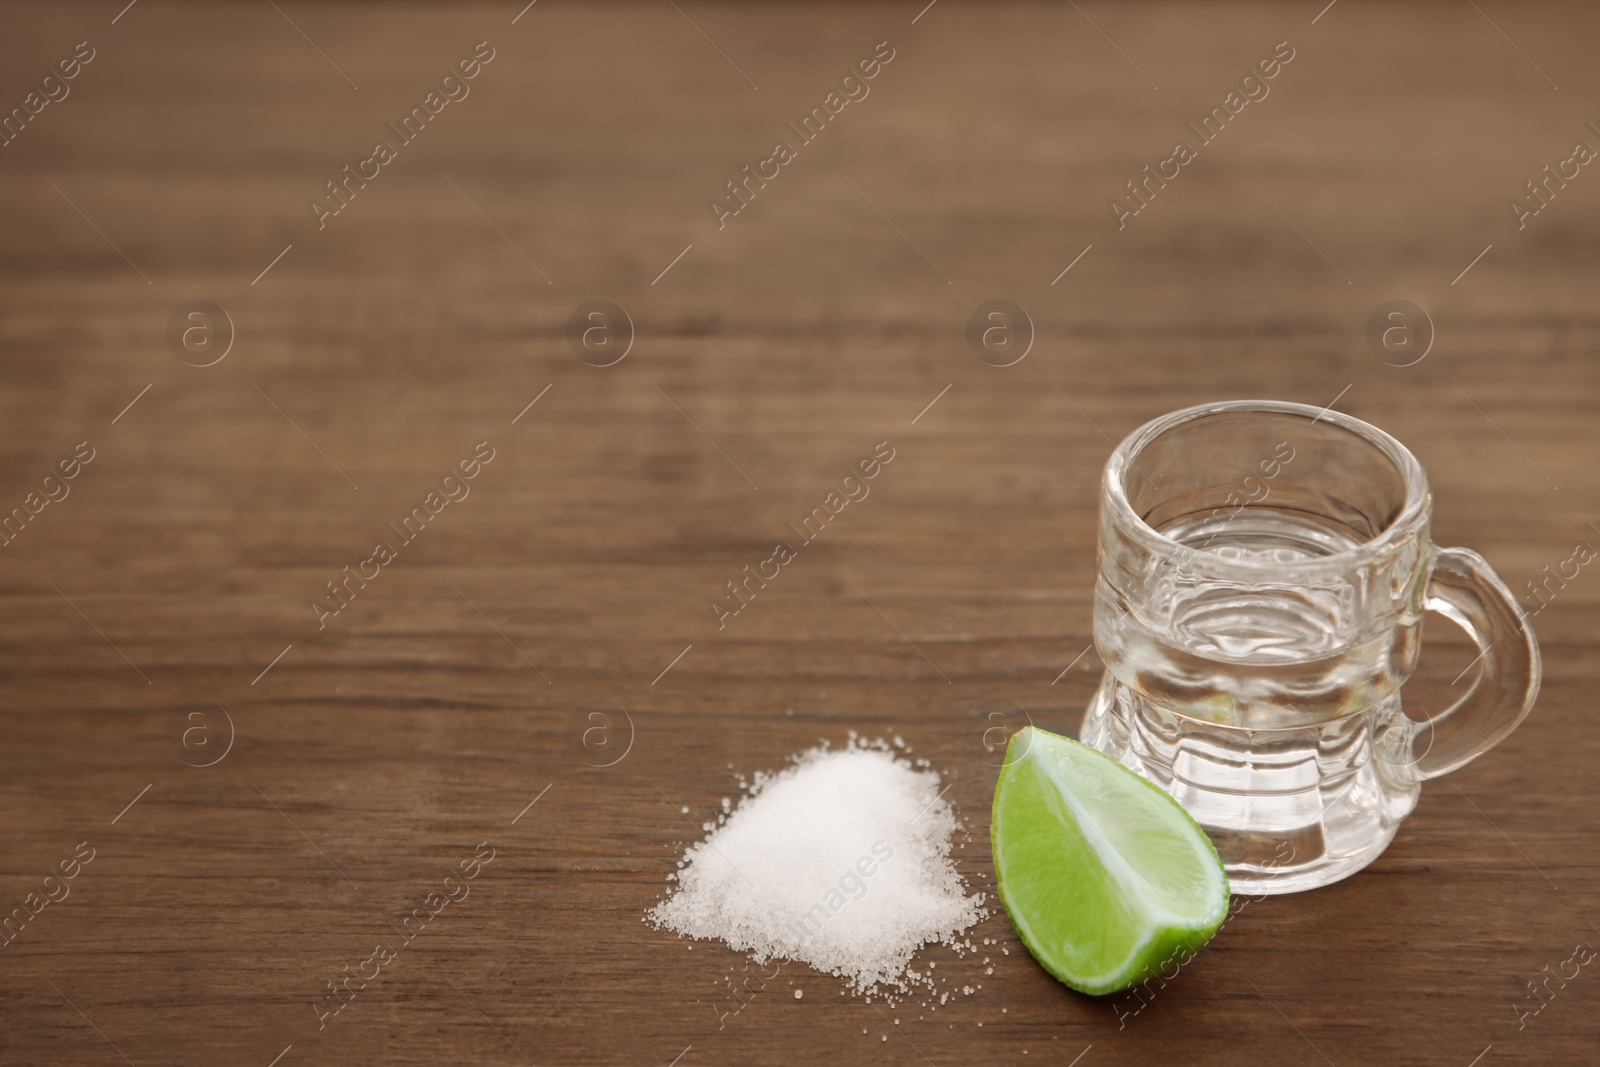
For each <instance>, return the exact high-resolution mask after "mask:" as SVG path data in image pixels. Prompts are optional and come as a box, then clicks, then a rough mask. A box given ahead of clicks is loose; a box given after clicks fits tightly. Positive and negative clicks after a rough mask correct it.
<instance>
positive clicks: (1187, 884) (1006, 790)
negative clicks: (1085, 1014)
mask: <svg viewBox="0 0 1600 1067" xmlns="http://www.w3.org/2000/svg"><path fill="white" fill-rule="evenodd" d="M989 839H990V844H991V846H992V848H993V850H994V868H995V873H996V874H997V875H998V876H999V888H1000V899H1001V900H1002V901H1003V902H1004V903H1005V906H1006V912H1007V914H1009V915H1010V916H1011V923H1012V925H1013V926H1015V927H1016V929H1017V933H1018V934H1019V935H1021V937H1022V943H1023V944H1025V945H1027V946H1028V951H1029V952H1031V953H1033V958H1034V959H1036V960H1038V961H1039V963H1040V964H1042V965H1043V966H1044V969H1045V970H1047V971H1049V972H1050V973H1051V974H1053V975H1055V976H1056V977H1057V978H1059V979H1060V980H1061V981H1062V982H1065V983H1066V984H1067V985H1069V986H1071V987H1072V988H1073V989H1076V990H1078V991H1079V992H1082V993H1094V994H1100V993H1115V992H1116V991H1117V990H1119V989H1126V988H1127V987H1128V986H1131V985H1133V984H1134V983H1135V982H1138V981H1140V980H1142V979H1144V978H1145V977H1147V976H1148V975H1149V974H1150V973H1151V972H1152V971H1155V970H1157V969H1162V968H1166V967H1171V966H1172V965H1174V964H1176V963H1180V962H1182V961H1185V960H1187V959H1188V958H1189V957H1190V956H1192V955H1194V953H1195V952H1197V951H1198V950H1199V948H1200V946H1201V945H1204V944H1205V943H1206V942H1207V941H1209V940H1210V939H1211V936H1212V935H1213V934H1215V933H1216V932H1217V928H1218V927H1220V926H1221V925H1222V921H1223V919H1225V918H1226V917H1227V913H1228V876H1227V873H1226V872H1225V871H1224V870H1223V867H1222V860H1221V859H1219V858H1218V856H1217V850H1216V848H1215V846H1213V845H1212V844H1211V841H1210V839H1209V838H1207V837H1206V835H1205V831H1204V830H1202V829H1200V827H1199V825H1198V824H1197V823H1196V822H1195V821H1194V820H1193V819H1191V818H1190V817H1189V814H1188V812H1186V811H1184V810H1183V808H1182V807H1181V806H1180V805H1179V804H1178V802H1177V801H1176V800H1173V799H1172V798H1171V797H1169V796H1168V795H1167V794H1165V793H1163V792H1162V791H1161V790H1160V789H1158V788H1157V787H1156V786H1155V785H1153V784H1151V783H1150V782H1147V781H1145V780H1144V779H1143V778H1140V777H1139V776H1138V775H1136V774H1134V773H1133V772H1132V771H1130V770H1128V769H1127V768H1126V767H1123V766H1122V765H1120V764H1118V763H1117V762H1116V761H1115V760H1112V759H1110V758H1108V757H1106V756H1104V755H1101V754H1100V753H1099V752H1096V751H1095V750H1094V749H1092V748H1089V747H1088V746H1087V745H1082V744H1079V743H1078V742H1076V741H1072V740H1069V739H1067V738H1065V737H1061V736H1058V735H1056V734H1052V733H1047V732H1045V731H1044V730H1039V729H1036V728H1034V727H1032V726H1029V727H1027V728H1026V729H1023V730H1019V731H1018V732H1017V733H1016V734H1014V735H1012V738H1011V743H1010V745H1009V746H1008V747H1007V749H1006V762H1005V766H1004V767H1003V768H1002V769H1001V771H1000V782H999V784H998V785H996V786H995V791H994V813H993V815H992V818H991V821H990V826H989Z"/></svg>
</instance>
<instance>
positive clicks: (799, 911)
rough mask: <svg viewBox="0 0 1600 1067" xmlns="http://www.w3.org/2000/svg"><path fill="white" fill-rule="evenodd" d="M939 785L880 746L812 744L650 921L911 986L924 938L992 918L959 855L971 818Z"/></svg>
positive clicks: (950, 940)
mask: <svg viewBox="0 0 1600 1067" xmlns="http://www.w3.org/2000/svg"><path fill="white" fill-rule="evenodd" d="M940 788H941V786H940V782H939V776H938V775H937V774H935V773H932V772H931V771H919V770H917V769H916V768H915V767H913V766H912V765H911V764H910V763H909V762H907V761H905V760H903V759H899V758H897V757H896V756H895V754H894V752H893V750H891V749H889V748H888V746H886V745H883V744H882V743H881V742H880V743H877V744H872V743H867V742H860V741H852V743H851V744H850V746H849V747H847V748H844V749H841V750H830V749H828V748H826V747H823V748H817V749H813V750H812V751H810V752H806V753H804V754H802V755H801V756H799V757H797V758H796V760H795V762H794V765H793V766H792V767H789V768H788V769H786V770H784V771H781V772H779V773H777V774H772V775H762V774H758V775H756V777H755V780H754V781H753V783H752V785H751V792H750V794H749V795H748V796H745V797H743V798H741V799H740V801H739V803H738V805H737V807H735V808H734V809H733V810H732V812H731V813H730V814H728V815H727V816H726V818H725V819H724V820H722V821H721V825H717V826H709V828H708V830H707V837H706V839H705V840H704V841H702V842H699V843H697V844H693V845H691V846H689V848H688V849H687V850H686V851H685V853H684V860H685V861H686V862H685V863H684V864H683V869H682V870H681V871H680V872H679V873H678V878H677V888H676V889H675V890H673V891H671V892H670V893H669V895H668V896H667V898H666V899H665V900H663V901H662V902H661V903H660V904H658V905H656V907H654V908H652V909H651V910H650V911H649V912H648V913H647V915H646V918H647V919H648V920H649V921H650V922H652V923H654V924H655V925H657V926H658V927H662V928H665V929H670V930H674V931H676V932H678V933H680V934H687V935H689V936H691V937H697V938H708V939H709V938H719V939H721V940H723V941H725V942H727V943H728V945H729V946H730V947H731V948H733V949H735V950H736V951H740V952H749V953H750V954H751V956H752V957H753V958H754V959H755V960H756V962H758V963H766V962H767V961H768V960H770V959H773V958H787V959H794V960H800V961H803V962H805V963H809V964H810V965H811V966H813V967H815V968H816V969H818V970H820V971H825V972H828V973H831V974H835V975H838V976H840V977H843V978H845V979H847V980H848V981H849V982H850V984H851V986H852V987H853V988H855V989H856V990H857V991H859V992H868V991H872V990H874V989H875V988H877V987H878V986H880V985H883V986H889V987H892V988H894V989H898V990H900V991H902V992H903V991H905V989H906V982H907V977H908V976H907V973H906V969H907V966H908V965H909V964H910V962H911V960H912V957H913V955H914V954H915V953H916V951H917V950H918V949H919V948H921V947H922V946H924V945H927V944H931V943H934V942H943V943H945V944H947V945H949V946H950V947H952V948H957V949H959V947H960V946H959V944H958V943H957V938H958V935H960V934H961V933H962V932H963V931H965V930H966V929H968V928H969V927H971V926H972V925H973V924H974V923H975V922H977V921H978V920H979V919H982V918H984V917H985V912H984V910H983V906H982V905H983V897H982V895H981V894H979V895H975V896H968V895H967V894H966V887H965V885H964V883H963V881H962V879H961V876H960V875H959V874H958V873H957V872H956V870H955V867H954V865H953V864H952V863H951V861H950V837H951V835H952V834H953V833H954V832H955V831H956V830H958V829H960V826H959V824H958V822H957V821H956V816H955V812H954V811H953V810H952V809H951V807H950V804H949V803H948V802H947V801H946V800H944V798H943V797H942V796H941V794H940ZM932 967H933V965H932V964H931V963H930V964H929V968H930V969H932ZM913 980H914V979H913Z"/></svg>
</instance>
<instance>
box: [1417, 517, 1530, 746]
mask: <svg viewBox="0 0 1600 1067" xmlns="http://www.w3.org/2000/svg"><path fill="white" fill-rule="evenodd" d="M1426 608H1427V610H1429V611H1437V612H1438V613H1439V614H1441V615H1443V616H1445V617H1446V618H1448V619H1449V620H1450V621H1452V622H1454V623H1455V624H1456V625H1457V626H1459V627H1461V628H1462V629H1463V630H1465V631H1466V632H1467V635H1468V636H1469V637H1471V638H1472V640H1473V643H1475V644H1476V645H1477V646H1478V649H1479V652H1478V663H1479V664H1481V667H1480V669H1479V672H1478V679H1477V681H1476V682H1475V683H1473V686H1472V689H1471V690H1469V691H1468V692H1467V695H1466V696H1464V697H1462V698H1461V699H1460V700H1458V701H1456V702H1455V703H1454V704H1452V705H1451V706H1450V707H1449V708H1447V709H1445V710H1444V711H1443V712H1441V713H1440V714H1439V715H1437V716H1435V717H1434V718H1432V719H1431V720H1429V721H1428V722H1426V723H1421V724H1418V726H1417V731H1416V735H1415V737H1414V739H1413V741H1412V751H1413V752H1416V751H1419V750H1420V751H1421V752H1422V755H1421V756H1419V757H1417V758H1416V773H1417V776H1418V777H1419V778H1437V777H1439V776H1440V775H1441V774H1447V773H1449V772H1450V771H1453V770H1455V769H1456V768H1458V767H1461V766H1464V765H1465V764H1467V763H1470V762H1472V761H1473V760H1475V759H1477V758H1478V757H1479V756H1481V755H1483V754H1484V753H1485V752H1487V751H1489V750H1490V749H1491V748H1493V747H1494V746H1495V745H1497V744H1499V743H1500V742H1501V741H1503V740H1505V737H1506V735H1507V734H1509V733H1510V732H1511V731H1512V730H1515V729H1516V728H1517V724H1518V723H1520V722H1522V720H1523V719H1525V718H1526V717H1527V715H1528V712H1529V711H1531V710H1532V709H1533V701H1534V698H1535V697H1536V696H1538V695H1539V676H1540V671H1539V642H1538V641H1537V640H1536V639H1535V638H1534V636H1533V629H1532V628H1531V627H1529V626H1528V625H1527V622H1526V620H1525V619H1524V617H1523V614H1522V609H1521V608H1520V607H1519V606H1518V605H1517V602H1516V600H1515V598H1514V597H1512V595H1511V590H1509V589H1507V588H1506V584H1505V583H1504V582H1502V581H1501V580H1500V576H1499V575H1498V574H1496V573H1495V572H1494V568H1492V567H1490V566H1489V561H1488V560H1486V559H1484V558H1483V557H1482V556H1480V555H1478V554H1477V553H1476V552H1474V551H1472V550H1471V549H1468V548H1441V549H1439V550H1438V554H1437V556H1436V558H1435V561H1434V568H1433V578H1432V580H1431V581H1430V583H1429V585H1428V597H1427V602H1426Z"/></svg>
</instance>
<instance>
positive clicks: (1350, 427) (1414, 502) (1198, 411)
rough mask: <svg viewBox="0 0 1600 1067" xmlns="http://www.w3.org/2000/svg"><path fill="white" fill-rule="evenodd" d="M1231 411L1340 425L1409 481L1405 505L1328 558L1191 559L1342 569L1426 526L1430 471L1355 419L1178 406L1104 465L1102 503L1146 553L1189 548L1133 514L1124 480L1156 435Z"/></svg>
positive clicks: (1308, 410)
mask: <svg viewBox="0 0 1600 1067" xmlns="http://www.w3.org/2000/svg"><path fill="white" fill-rule="evenodd" d="M1230 412H1231V413H1237V414H1259V415H1295V416H1300V417H1302V418H1308V419H1310V420H1311V421H1312V422H1313V423H1317V422H1327V423H1329V424H1331V425H1333V426H1337V427H1338V428H1340V429H1341V430H1344V431H1345V432H1346V433H1348V434H1350V435H1351V436H1353V437H1355V438H1357V439H1359V440H1361V441H1363V442H1365V443H1366V444H1368V445H1371V446H1373V447H1375V448H1377V449H1379V450H1380V451H1382V452H1383V453H1384V455H1385V456H1387V457H1388V459H1389V461H1390V462H1392V463H1393V464H1394V465H1395V469H1396V471H1397V472H1398V473H1399V475H1400V477H1401V479H1402V481H1403V482H1404V483H1405V487H1406V495H1405V501H1404V503H1403V504H1402V505H1401V508H1400V512H1399V514H1397V515H1396V516H1395V517H1394V519H1393V521H1391V522H1390V523H1389V524H1388V525H1386V526H1385V527H1384V528H1383V529H1382V530H1379V531H1378V533H1377V534H1376V535H1375V536H1373V537H1372V538H1370V539H1369V540H1366V541H1363V542H1361V543H1360V544H1358V545H1356V546H1354V547H1352V548H1347V549H1342V550H1340V551H1338V552H1333V553H1330V554H1329V555H1326V556H1315V557H1311V558H1308V559H1303V560H1297V561H1295V562H1293V563H1279V562H1276V561H1272V560H1253V559H1232V558H1229V557H1226V556H1219V555H1217V554H1215V553H1209V552H1205V551H1203V550H1191V559H1203V560H1204V562H1205V564H1206V566H1207V567H1208V568H1212V569H1219V570H1235V571H1239V572H1244V573H1251V574H1256V573H1266V572H1275V573H1279V574H1281V573H1282V572H1283V571H1285V570H1292V571H1319V570H1341V569H1345V568H1348V567H1349V566H1351V565H1353V564H1357V563H1360V562H1362V561H1365V560H1369V559H1372V558H1374V557H1381V556H1383V555H1385V554H1386V553H1389V552H1392V551H1394V550H1396V549H1397V548H1398V547H1399V546H1400V545H1401V544H1402V543H1404V542H1406V541H1407V540H1409V539H1410V538H1411V537H1412V536H1414V535H1415V534H1416V533H1417V532H1418V531H1419V530H1421V529H1423V528H1424V527H1425V526H1426V525H1427V521H1428V515H1429V509H1430V505H1431V495H1430V492H1429V489H1428V475H1427V472H1426V471H1424V470H1423V467H1422V464H1421V463H1420V462H1418V460H1417V457H1416V456H1414V455H1412V454H1411V450H1410V449H1408V448H1406V446H1405V445H1403V444H1401V443H1400V442H1399V441H1398V440H1397V439H1396V438H1395V437H1394V436H1392V435H1391V434H1389V433H1386V432H1385V431H1383V430H1380V429H1379V428H1378V427H1376V426H1374V425H1372V424H1371V423H1369V422H1364V421H1362V420H1361V419H1358V418H1356V417H1355V416H1353V415H1346V414H1344V413H1343V412H1339V411H1334V410H1333V409H1332V407H1327V408H1316V407H1312V406H1311V405H1310V404H1298V403H1295V402H1294V401H1292V400H1226V401H1219V402H1215V403H1210V404H1196V405H1194V406H1192V407H1187V408H1180V409H1179V410H1177V411H1172V412H1168V413H1167V414H1165V415H1161V416H1159V417H1157V418H1154V419H1151V420H1150V421H1149V422H1147V423H1145V424H1144V425H1143V426H1140V427H1139V428H1138V429H1136V430H1134V431H1133V432H1132V433H1130V434H1129V435H1128V436H1127V437H1124V438H1123V439H1122V442H1121V443H1120V444H1118V445H1117V447H1116V448H1115V449H1114V450H1113V451H1112V453H1111V458H1110V459H1108V460H1107V461H1106V466H1105V472H1104V476H1103V478H1102V491H1101V500H1102V505H1103V506H1104V507H1107V508H1109V510H1110V517H1111V518H1112V519H1113V520H1114V521H1115V522H1116V523H1117V524H1118V525H1119V526H1121V527H1122V528H1123V529H1125V530H1127V531H1129V532H1130V533H1131V534H1132V535H1133V536H1134V538H1135V539H1136V540H1137V541H1138V542H1139V543H1140V544H1141V545H1142V546H1143V547H1144V548H1145V549H1146V550H1148V551H1151V552H1153V553H1157V554H1161V555H1171V554H1176V553H1180V552H1182V551H1183V550H1184V549H1185V548H1186V546H1185V545H1183V544H1182V543H1181V542H1179V541H1176V540H1174V539H1172V538H1170V537H1168V536H1167V535H1166V534H1163V533H1161V532H1160V531H1159V530H1157V529H1156V528H1155V527H1153V526H1151V525H1150V524H1149V523H1147V522H1145V521H1144V518H1143V517H1142V516H1140V515H1139V513H1138V512H1137V511H1135V510H1134V507H1133V503H1132V502H1131V501H1130V500H1129V499H1128V492H1127V488H1126V480H1127V479H1126V476H1127V473H1128V471H1129V468H1130V466H1131V465H1132V463H1133V460H1134V458H1135V457H1136V456H1137V455H1138V454H1139V453H1140V452H1142V451H1143V450H1144V448H1145V447H1146V446H1148V445H1149V444H1150V443H1151V442H1153V441H1154V440H1156V439H1157V438H1158V437H1160V436H1161V435H1163V434H1165V433H1167V432H1169V431H1170V430H1172V429H1174V428H1176V427H1178V426H1181V425H1183V424H1184V423H1187V422H1193V421H1195V420H1196V419H1201V418H1205V417H1207V416H1211V415H1218V414H1226V413H1230Z"/></svg>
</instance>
